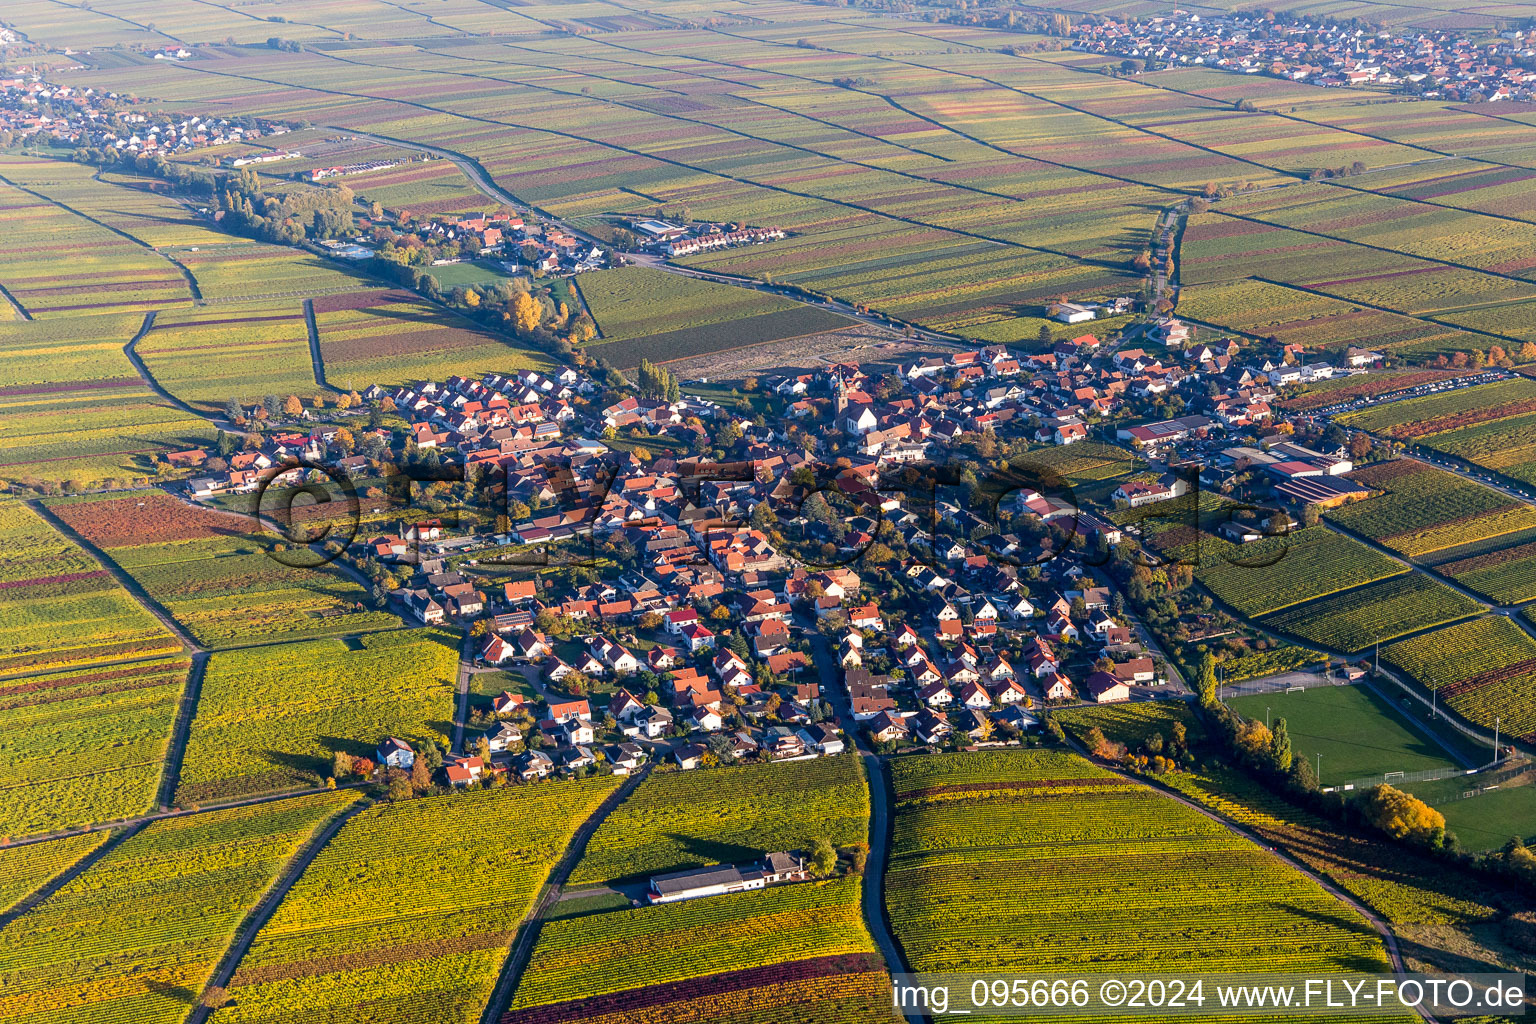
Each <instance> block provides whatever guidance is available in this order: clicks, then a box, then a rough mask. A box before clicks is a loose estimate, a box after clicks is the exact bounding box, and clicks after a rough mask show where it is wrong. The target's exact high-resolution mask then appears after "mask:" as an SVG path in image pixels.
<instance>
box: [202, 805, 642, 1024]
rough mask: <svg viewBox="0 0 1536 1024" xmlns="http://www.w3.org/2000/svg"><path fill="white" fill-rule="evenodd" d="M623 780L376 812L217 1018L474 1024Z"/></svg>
mask: <svg viewBox="0 0 1536 1024" xmlns="http://www.w3.org/2000/svg"><path fill="white" fill-rule="evenodd" d="M618 781H619V780H618V779H617V778H615V777H614V776H611V775H609V776H599V777H597V778H592V779H585V780H582V781H580V782H564V783H559V784H550V785H542V786H520V787H516V788H509V789H501V790H496V791H492V792H478V793H462V794H460V793H455V794H450V795H447V796H438V797H430V798H426V799H422V800H413V801H409V802H405V803H398V804H380V805H377V806H374V807H371V808H369V809H368V810H366V811H363V812H362V813H361V814H359V815H358V816H357V817H355V818H353V819H352V820H351V821H349V822H348V823H347V824H346V825H345V826H344V827H343V828H342V830H341V832H340V833H338V834H337V836H336V838H335V839H334V840H332V842H331V843H330V844H329V845H328V846H327V847H326V848H325V850H324V851H323V852H322V853H321V854H320V856H319V857H318V858H316V859H315V861H314V863H312V864H311V865H310V866H309V868H308V869H307V870H306V871H305V872H304V875H303V877H302V878H300V879H299V881H298V884H297V885H295V886H294V888H293V890H292V891H291V892H290V893H289V894H288V896H287V897H286V898H285V899H284V900H283V903H282V905H281V906H280V907H279V908H278V910H277V912H276V913H275V914H274V915H273V916H272V918H271V920H269V921H268V922H267V924H266V925H265V927H263V928H262V930H261V933H260V935H258V936H257V938H256V942H255V944H254V945H252V947H251V950H250V952H249V953H248V954H247V955H246V957H245V959H244V960H243V961H241V964H240V970H239V971H238V972H237V973H236V975H235V978H234V981H233V984H232V985H231V986H230V994H231V997H232V998H233V1000H234V1005H233V1006H231V1007H230V1008H229V1009H227V1010H221V1011H220V1012H218V1013H217V1014H215V1015H214V1020H216V1021H219V1022H221V1024H222V1022H229V1024H237V1022H244V1021H253V1022H254V1021H271V1020H273V1019H278V1018H284V1017H288V1016H290V1015H292V1014H301V1015H305V1016H313V1015H317V1014H324V1015H326V1016H328V1017H329V1018H330V1019H333V1020H367V1019H370V1018H371V1016H372V1015H373V1014H376V1013H381V1012H385V1009H384V1005H385V1003H387V1013H388V1016H389V1017H390V1019H391V1020H394V1021H399V1022H401V1024H473V1022H474V1021H477V1020H479V1019H480V1012H481V1010H482V1009H484V1007H485V1003H486V1001H487V999H488V998H489V996H490V991H491V988H492V986H494V984H495V982H496V977H497V973H498V971H499V970H500V967H501V963H502V961H503V960H504V959H505V958H506V955H507V951H508V950H509V949H510V948H511V947H512V944H513V941H514V939H515V938H516V935H517V929H518V926H519V925H520V924H521V922H522V920H523V918H524V917H525V916H526V915H527V914H528V912H529V910H531V909H532V906H533V902H534V898H535V896H536V895H537V893H538V891H539V888H540V886H542V885H543V883H544V880H545V878H546V877H547V876H548V874H549V871H550V869H551V868H552V867H553V866H554V864H555V862H556V861H557V860H558V859H559V857H560V854H561V853H562V852H563V851H564V849H565V847H566V845H567V844H568V843H569V842H570V840H571V836H572V835H573V834H574V833H575V831H576V829H577V828H578V827H579V826H580V825H581V823H582V822H583V821H584V820H585V819H586V818H587V816H588V815H590V814H591V813H592V812H593V811H594V810H596V809H597V805H598V804H599V803H600V802H601V801H602V800H603V798H604V797H605V796H606V795H607V794H608V793H609V791H611V790H612V789H613V788H614V786H615V785H616V784H617V783H618ZM509 826H510V827H509ZM381 850H389V851H390V854H389V855H388V856H382V857H381V856H380V855H379V853H380V851H381Z"/></svg>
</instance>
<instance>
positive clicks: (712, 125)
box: [326, 39, 1191, 255]
mask: <svg viewBox="0 0 1536 1024" xmlns="http://www.w3.org/2000/svg"><path fill="white" fill-rule="evenodd" d="M591 41H592V42H597V43H602V44H604V45H606V46H615V47H619V48H620V49H626V50H629V49H635V48H631V47H623V46H620V45H619V44H617V43H614V42H613V41H612V40H608V39H593V40H591ZM758 41H759V42H762V41H763V40H758ZM424 52H428V53H432V54H434V55H436V56H440V57H452V58H454V59H457V60H479V59H481V58H469V57H464V56H462V55H459V54H445V53H442V52H440V51H437V50H430V49H424ZM635 52H640V53H647V54H650V55H652V56H655V57H657V58H658V59H660V58H663V57H673V58H674V59H675V57H674V55H670V54H664V53H655V52H653V51H648V50H639V49H635ZM829 52H838V51H829ZM326 56H329V57H335V55H334V54H326ZM861 56H862V55H861ZM337 59H341V58H337ZM688 59H689V60H704V58H700V57H696V56H692V55H690V56H689V57H688ZM348 63H353V62H350V61H349V62H348ZM356 63H360V64H364V65H365V66H368V67H387V68H391V69H392V70H396V71H404V72H410V73H414V74H443V75H464V76H465V77H469V78H479V79H484V80H489V81H495V82H502V83H505V84H507V85H514V86H517V87H518V88H523V89H530V90H534V91H541V92H549V93H553V94H555V95H558V96H562V97H565V98H568V99H576V100H597V101H599V102H602V103H606V104H609V105H612V106H618V107H623V108H625V109H628V110H633V111H635V112H636V113H640V114H644V115H646V116H649V117H662V118H665V119H667V120H675V121H683V122H685V123H688V124H693V125H698V126H700V127H703V128H709V129H712V130H715V131H720V132H725V133H727V134H730V135H736V136H739V137H741V138H744V139H748V140H751V141H753V142H760V143H764V144H767V145H770V146H776V147H781V148H785V149H791V150H795V151H798V152H802V153H805V154H807V155H809V156H814V157H817V158H820V159H825V160H832V161H835V162H837V163H840V164H848V165H851V166H855V167H863V168H864V169H866V170H869V171H875V172H878V173H882V174H896V175H899V176H901V177H906V178H912V179H914V180H917V181H921V182H924V183H925V184H930V185H942V186H944V187H945V188H953V189H958V190H960V191H963V192H974V193H976V194H978V195H985V196H990V197H992V198H994V199H1006V200H1009V201H1012V202H1024V201H1026V200H1027V197H1023V196H1018V195H1013V194H1010V193H1006V192H995V191H992V190H991V189H985V188H980V187H979V186H975V185H966V184H963V183H960V182H953V181H948V180H945V179H943V178H930V177H927V176H925V175H922V174H918V173H916V172H913V171H904V170H898V169H895V168H891V167H885V166H881V165H880V164H875V163H867V162H864V161H860V160H854V159H851V158H849V157H846V156H837V155H835V154H832V153H826V152H823V151H821V150H818V149H813V148H811V147H809V146H803V145H799V144H796V143H793V142H788V141H785V140H783V139H775V138H771V137H769V136H765V135H753V134H751V133H750V132H745V131H742V130H741V129H739V128H733V127H730V126H728V125H723V124H719V123H717V122H714V121H706V120H704V119H702V118H693V117H687V116H685V115H683V114H679V113H676V112H672V111H665V112H659V111H656V110H652V109H650V108H648V107H644V106H641V105H639V104H635V103H626V102H624V101H622V100H619V99H615V98H613V97H608V96H591V95H587V94H584V93H582V92H580V91H579V90H577V91H575V92H572V91H569V90H564V89H556V88H555V87H553V86H548V85H537V84H534V83H531V82H527V81H524V80H521V79H516V78H501V77H498V76H495V75H476V74H471V73H469V72H455V71H440V70H435V69H430V68H421V67H407V68H401V67H394V66H393V65H382V64H373V63H370V62H363V61H359V62H356ZM485 63H496V64H501V63H506V64H513V63H516V62H512V61H490V60H485ZM709 63H711V64H720V65H722V66H724V67H729V68H733V69H736V70H738V71H746V72H749V73H752V74H764V73H766V74H771V75H774V76H776V77H782V78H788V79H791V80H794V81H797V82H804V83H808V84H812V85H817V86H823V87H825V86H826V85H827V84H829V83H827V82H824V81H822V80H821V79H817V78H812V77H809V76H806V75H796V74H792V73H790V72H787V71H783V70H780V69H774V68H759V67H751V66H749V65H743V64H732V63H730V62H728V61H721V60H710V61H709ZM524 66H527V67H534V68H539V69H540V70H545V71H552V72H558V71H567V70H568V69H565V68H561V67H559V66H558V65H555V66H551V65H541V64H528V65H524ZM917 66H921V65H917ZM670 70H675V69H670ZM685 73H686V74H693V73H694V72H692V71H688V72H685ZM579 74H581V75H583V76H587V75H589V74H590V73H589V72H587V71H581V72H579ZM591 77H594V78H603V76H601V75H591ZM703 77H709V76H703ZM604 80H605V81H616V80H615V79H606V78H604ZM711 80H713V81H719V79H711ZM617 81H623V80H617ZM624 84H626V85H629V86H641V87H644V88H656V89H657V91H665V92H677V90H673V89H661V88H659V87H653V86H646V85H644V83H638V82H628V81H625V82H624ZM732 84H734V85H736V86H737V87H738V88H748V86H747V85H746V84H745V83H742V82H734V83H732ZM844 88H846V89H847V90H848V91H849V92H854V93H859V94H862V95H865V96H870V97H873V98H876V99H879V100H881V101H882V102H884V103H887V104H889V105H890V106H891V107H892V108H894V109H896V110H899V111H901V112H902V113H904V114H906V115H908V116H909V117H913V118H916V119H918V120H920V121H924V122H926V123H928V124H931V125H933V126H934V127H935V128H938V129H940V130H942V131H946V132H949V133H951V134H953V135H955V136H956V137H958V138H960V139H963V140H965V141H967V142H970V143H973V144H975V145H977V146H980V147H982V148H984V149H990V150H994V151H996V152H998V153H1000V154H1002V155H1003V156H1007V157H1010V158H1013V159H1016V160H1029V161H1031V162H1033V163H1039V164H1044V165H1046V166H1049V167H1056V168H1058V169H1060V170H1064V171H1072V172H1074V173H1078V174H1088V175H1092V176H1095V177H1101V178H1107V179H1109V180H1111V181H1118V182H1120V183H1121V184H1125V185H1136V186H1138V187H1142V188H1151V189H1157V190H1159V191H1162V192H1166V193H1168V194H1169V196H1170V197H1183V196H1186V195H1189V194H1191V193H1189V192H1186V191H1183V190H1180V189H1174V188H1170V187H1168V186H1165V185H1159V184H1156V183H1154V182H1147V181H1141V180H1138V179H1136V178H1131V177H1127V176H1125V175H1118V174H1111V173H1110V172H1108V171H1102V170H1096V169H1093V168H1087V167H1078V166H1075V165H1072V164H1066V163H1061V162H1059V161H1055V160H1050V159H1047V158H1045V157H1041V156H1038V155H1031V154H1028V153H1021V152H1018V151H1016V150H1013V149H1009V148H1008V147H1006V146H1003V145H1000V144H998V143H995V142H990V141H988V140H986V139H983V138H981V137H980V136H977V135H972V134H969V133H967V132H965V131H962V130H961V129H959V128H956V127H955V126H954V125H949V124H945V123H944V122H942V121H939V120H937V119H935V118H933V117H931V116H929V115H927V114H923V113H922V112H920V111H917V110H914V109H912V108H910V107H908V106H906V105H904V104H902V103H901V102H900V101H899V100H897V99H895V98H894V97H891V96H888V95H886V94H885V93H881V92H876V91H873V90H870V89H865V88H861V87H859V86H857V85H853V86H845V87H844ZM733 95H734V94H733ZM1025 95H1030V94H1028V93H1026V94H1025ZM737 98H738V99H743V100H745V101H747V102H749V103H754V104H757V105H760V106H764V107H766V108H768V109H770V110H773V111H776V112H778V113H780V114H784V115H787V116H790V117H796V118H803V119H805V120H809V121H813V122H815V123H817V124H820V125H823V126H825V127H830V128H833V129H835V130H837V131H840V132H847V133H848V134H850V135H856V136H858V137H860V138H865V139H869V140H872V141H875V142H879V143H881V144H882V145H898V146H899V144H898V143H893V142H891V141H890V140H888V139H883V138H880V137H879V136H875V135H870V134H868V133H866V132H861V131H858V130H857V129H854V128H850V127H849V126H847V125H839V124H836V123H834V122H831V121H827V120H825V119H822V118H816V117H811V116H809V115H807V114H804V113H803V112H801V111H797V110H793V109H791V108H789V107H784V106H778V105H775V104H765V103H761V102H760V101H756V100H753V99H752V98H751V97H750V96H744V97H737ZM1032 98H1036V99H1038V98H1039V97H1033V96H1032ZM1116 123H1118V122H1116ZM1125 127H1129V126H1125ZM591 141H597V140H591ZM900 148H903V149H907V150H908V152H913V153H918V154H920V155H922V156H926V157H929V158H931V159H935V160H939V161H942V162H944V163H955V162H957V161H956V159H955V158H953V157H945V156H941V155H939V154H936V153H928V152H925V151H922V150H915V149H911V148H909V147H905V146H900ZM697 169H698V170H705V171H708V169H707V168H703V167H700V168H697ZM708 173H715V172H713V171H708ZM760 187H771V186H760ZM872 212H873V211H872ZM1039 251H1041V252H1052V253H1056V251H1055V250H1051V249H1040V250H1039ZM1056 254H1057V255H1066V254H1065V253H1056Z"/></svg>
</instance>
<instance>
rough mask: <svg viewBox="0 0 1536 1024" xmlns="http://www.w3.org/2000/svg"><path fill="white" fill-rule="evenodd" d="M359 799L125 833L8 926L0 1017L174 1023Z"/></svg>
mask: <svg viewBox="0 0 1536 1024" xmlns="http://www.w3.org/2000/svg"><path fill="white" fill-rule="evenodd" d="M356 799H357V796H356V794H353V793H321V794H317V795H314V796H307V797H297V798H291V799H288V800H285V801H279V802H273V803H271V804H266V805H262V806H259V807H252V808H236V809H231V810H224V811H210V812H208V813H206V814H200V815H189V816H186V817H182V818H173V819H165V820H158V821H154V822H152V823H150V824H148V825H145V826H144V827H143V828H141V829H138V830H136V831H132V833H131V834H130V835H129V836H128V837H127V838H125V839H123V840H122V841H121V842H119V843H117V844H116V845H113V846H112V847H111V848H110V850H109V851H108V852H106V853H105V854H104V855H103V856H101V857H100V859H99V860H96V861H95V862H94V863H92V864H91V865H90V866H89V868H87V869H86V870H85V871H84V872H82V873H81V874H79V875H78V877H75V878H73V879H71V880H70V881H69V882H67V883H66V884H64V885H63V886H62V887H60V888H58V889H57V891H55V892H53V893H52V894H50V895H49V896H48V897H47V898H46V899H44V900H42V901H41V902H40V903H38V904H37V905H36V906H35V907H32V908H30V909H29V910H28V911H27V913H25V914H24V915H22V916H21V917H19V918H18V919H17V920H16V921H14V922H12V923H11V924H10V925H9V926H8V927H7V929H6V934H7V939H8V941H7V942H6V943H5V944H4V945H3V946H0V975H3V976H4V977H5V979H6V985H5V986H4V990H3V992H0V1015H3V1016H7V1017H22V1016H26V1015H28V1014H29V1013H37V1012H39V1011H51V1012H52V1013H53V1014H54V1016H52V1017H48V1018H44V1019H53V1020H63V1019H83V1018H82V1017H79V1016H76V1017H64V1016H59V1015H58V1014H59V1013H60V1011H66V1010H73V1011H75V1012H76V1013H77V1014H78V1013H83V1014H88V1015H89V1016H90V1019H92V1020H97V1021H103V1022H105V1021H124V1022H127V1021H134V1022H136V1024H138V1022H144V1024H150V1022H154V1024H162V1022H163V1024H175V1022H180V1021H181V1020H183V1019H184V1018H185V1016H186V1014H187V1006H188V1002H189V1001H190V999H195V998H196V996H197V994H198V993H199V992H200V991H201V989H202V987H203V985H204V983H205V981H206V979H207V977H208V975H209V974H210V973H211V971H212V970H213V968H214V966H215V964H216V962H217V960H218V958H219V957H220V955H222V953H223V951H224V950H225V949H226V948H227V947H228V944H229V942H230V941H231V939H232V938H233V937H234V935H235V932H236V929H237V928H238V926H239V922H240V920H241V918H243V917H244V916H245V914H246V913H247V912H248V910H249V909H250V908H251V907H253V906H254V905H255V904H256V903H257V902H258V901H259V899H260V898H261V896H262V894H263V893H264V892H265V891H266V890H267V889H268V887H269V886H270V885H271V884H272V882H273V881H274V880H275V879H276V878H277V877H278V875H279V874H280V873H281V871H282V869H283V867H284V865H285V864H287V863H288V861H289V858H290V857H291V856H292V855H293V854H294V853H295V852H296V851H297V850H298V849H299V848H300V847H301V846H302V845H303V844H304V842H306V841H307V840H308V839H309V838H310V837H311V836H312V835H313V834H314V832H315V831H316V830H317V829H318V828H320V827H321V826H322V824H323V823H324V822H325V821H327V820H329V819H330V818H331V817H333V816H334V815H335V814H337V813H340V812H341V811H342V810H343V809H344V808H346V807H347V806H349V805H350V804H351V803H352V802H354V801H355V800H356ZM187 992H190V993H191V996H190V997H188V996H187V995H185V994H184V993H187ZM178 996H179V998H178ZM87 1008H88V1009H87Z"/></svg>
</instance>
